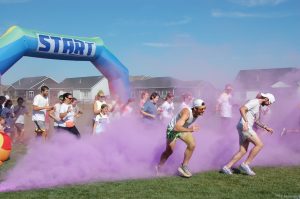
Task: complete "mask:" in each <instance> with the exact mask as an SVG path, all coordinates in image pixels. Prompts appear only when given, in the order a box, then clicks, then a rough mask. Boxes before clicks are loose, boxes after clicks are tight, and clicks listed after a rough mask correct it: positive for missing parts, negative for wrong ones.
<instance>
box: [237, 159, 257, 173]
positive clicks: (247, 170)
mask: <svg viewBox="0 0 300 199" xmlns="http://www.w3.org/2000/svg"><path fill="white" fill-rule="evenodd" d="M240 169H241V170H242V171H244V172H246V174H247V175H250V176H255V175H256V174H255V173H254V171H252V169H251V168H250V167H249V165H248V164H245V163H244V162H243V163H242V164H241V166H240Z"/></svg>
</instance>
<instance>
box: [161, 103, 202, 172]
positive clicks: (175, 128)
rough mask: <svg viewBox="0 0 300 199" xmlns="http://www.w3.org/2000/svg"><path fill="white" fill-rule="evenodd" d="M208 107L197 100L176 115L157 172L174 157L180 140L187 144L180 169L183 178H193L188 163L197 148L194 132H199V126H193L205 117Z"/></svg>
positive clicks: (168, 127) (170, 126)
mask: <svg viewBox="0 0 300 199" xmlns="http://www.w3.org/2000/svg"><path fill="white" fill-rule="evenodd" d="M205 109H206V105H205V103H204V101H203V100H202V99H195V100H194V102H193V105H192V106H191V107H188V108H183V109H182V110H181V111H180V112H179V113H178V114H177V115H175V116H174V117H173V118H172V119H171V121H170V123H169V124H168V126H167V132H166V139H167V145H166V149H165V151H164V152H163V153H162V154H161V157H160V161H159V164H158V165H157V166H156V172H157V174H159V172H160V169H161V167H162V166H163V165H164V164H165V162H166V161H167V159H168V158H169V157H170V156H171V155H172V153H173V151H174V149H175V145H176V140H177V139H178V138H179V139H181V140H182V141H183V142H184V143H185V144H186V150H185V152H184V158H183V162H182V164H181V165H180V167H179V168H178V172H179V173H180V175H181V176H184V177H187V178H189V177H191V176H192V173H191V172H190V170H189V169H188V163H189V161H190V159H191V157H192V155H193V152H194V150H195V147H196V142H195V138H194V136H193V134H194V132H196V131H198V130H199V126H197V125H192V124H193V123H194V122H195V121H196V119H197V118H198V117H199V116H201V115H203V114H204V112H205Z"/></svg>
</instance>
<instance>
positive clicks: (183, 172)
mask: <svg viewBox="0 0 300 199" xmlns="http://www.w3.org/2000/svg"><path fill="white" fill-rule="evenodd" d="M178 172H179V174H180V175H181V176H183V177H186V178H190V177H192V173H191V172H190V170H189V168H188V167H187V166H186V165H181V166H180V167H179V168H178Z"/></svg>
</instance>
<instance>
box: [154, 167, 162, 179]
mask: <svg viewBox="0 0 300 199" xmlns="http://www.w3.org/2000/svg"><path fill="white" fill-rule="evenodd" d="M155 174H156V176H158V177H159V176H161V172H160V166H158V165H156V166H155Z"/></svg>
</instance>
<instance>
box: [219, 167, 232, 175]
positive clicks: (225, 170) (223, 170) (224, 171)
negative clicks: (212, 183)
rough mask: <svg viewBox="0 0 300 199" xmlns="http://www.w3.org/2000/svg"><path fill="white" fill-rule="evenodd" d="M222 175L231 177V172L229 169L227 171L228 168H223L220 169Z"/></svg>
mask: <svg viewBox="0 0 300 199" xmlns="http://www.w3.org/2000/svg"><path fill="white" fill-rule="evenodd" d="M221 171H222V173H224V174H226V175H232V174H233V173H232V171H231V169H229V168H228V167H226V166H224V167H223V168H222V169H221Z"/></svg>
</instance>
